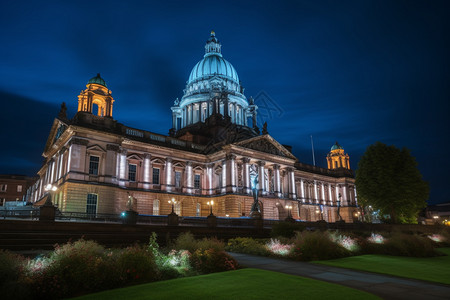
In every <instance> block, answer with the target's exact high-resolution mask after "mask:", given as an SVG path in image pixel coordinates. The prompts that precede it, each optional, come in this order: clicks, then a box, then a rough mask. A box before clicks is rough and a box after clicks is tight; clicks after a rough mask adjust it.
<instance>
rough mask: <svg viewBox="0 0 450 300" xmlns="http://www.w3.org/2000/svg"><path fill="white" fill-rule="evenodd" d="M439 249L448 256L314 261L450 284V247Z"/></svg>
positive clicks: (358, 257) (381, 256)
mask: <svg viewBox="0 0 450 300" xmlns="http://www.w3.org/2000/svg"><path fill="white" fill-rule="evenodd" d="M438 250H439V251H440V252H443V253H444V254H446V255H447V256H437V257H427V258H416V257H401V256H388V255H360V256H351V257H346V258H341V259H333V260H323V261H315V262H314V263H318V264H324V265H329V266H334V267H342V268H349V269H355V270H363V271H369V272H376V273H383V274H389V275H395V276H400V277H406V278H414V279H420V280H427V281H434V282H439V283H445V284H450V248H440V249H438Z"/></svg>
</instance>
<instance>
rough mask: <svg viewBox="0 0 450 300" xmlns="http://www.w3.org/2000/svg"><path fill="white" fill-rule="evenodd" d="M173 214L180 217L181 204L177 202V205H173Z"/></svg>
mask: <svg viewBox="0 0 450 300" xmlns="http://www.w3.org/2000/svg"><path fill="white" fill-rule="evenodd" d="M174 209H175V213H176V214H177V215H179V216H181V203H180V201H178V202H177V203H175V207H174Z"/></svg>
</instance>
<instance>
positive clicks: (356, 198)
mask: <svg viewBox="0 0 450 300" xmlns="http://www.w3.org/2000/svg"><path fill="white" fill-rule="evenodd" d="M353 189H354V190H355V204H356V206H358V195H357V194H356V186H355V187H353Z"/></svg>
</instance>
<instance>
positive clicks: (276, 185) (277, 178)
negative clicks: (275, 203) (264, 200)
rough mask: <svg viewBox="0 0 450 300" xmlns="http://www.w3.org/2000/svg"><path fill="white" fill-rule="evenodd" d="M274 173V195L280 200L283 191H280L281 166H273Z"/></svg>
mask: <svg viewBox="0 0 450 300" xmlns="http://www.w3.org/2000/svg"><path fill="white" fill-rule="evenodd" d="M273 173H274V179H273V181H274V187H273V189H274V193H275V196H277V197H278V198H280V197H281V190H280V183H281V182H280V165H277V164H275V165H273Z"/></svg>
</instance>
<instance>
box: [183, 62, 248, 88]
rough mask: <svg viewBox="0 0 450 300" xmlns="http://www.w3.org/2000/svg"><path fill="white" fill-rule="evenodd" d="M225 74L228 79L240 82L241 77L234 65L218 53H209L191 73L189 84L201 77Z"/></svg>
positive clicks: (206, 77)
mask: <svg viewBox="0 0 450 300" xmlns="http://www.w3.org/2000/svg"><path fill="white" fill-rule="evenodd" d="M216 75H219V76H225V77H227V78H228V79H231V80H233V81H235V82H236V83H239V77H238V74H237V72H236V70H235V69H234V67H233V66H232V65H231V64H230V63H229V62H228V61H227V60H225V59H224V58H223V57H221V56H218V55H208V56H206V57H204V58H203V59H202V60H201V61H199V62H198V63H197V64H196V65H195V66H194V68H193V69H192V71H191V75H189V81H188V84H189V83H191V82H194V81H197V80H201V79H208V78H210V77H213V76H216Z"/></svg>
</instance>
